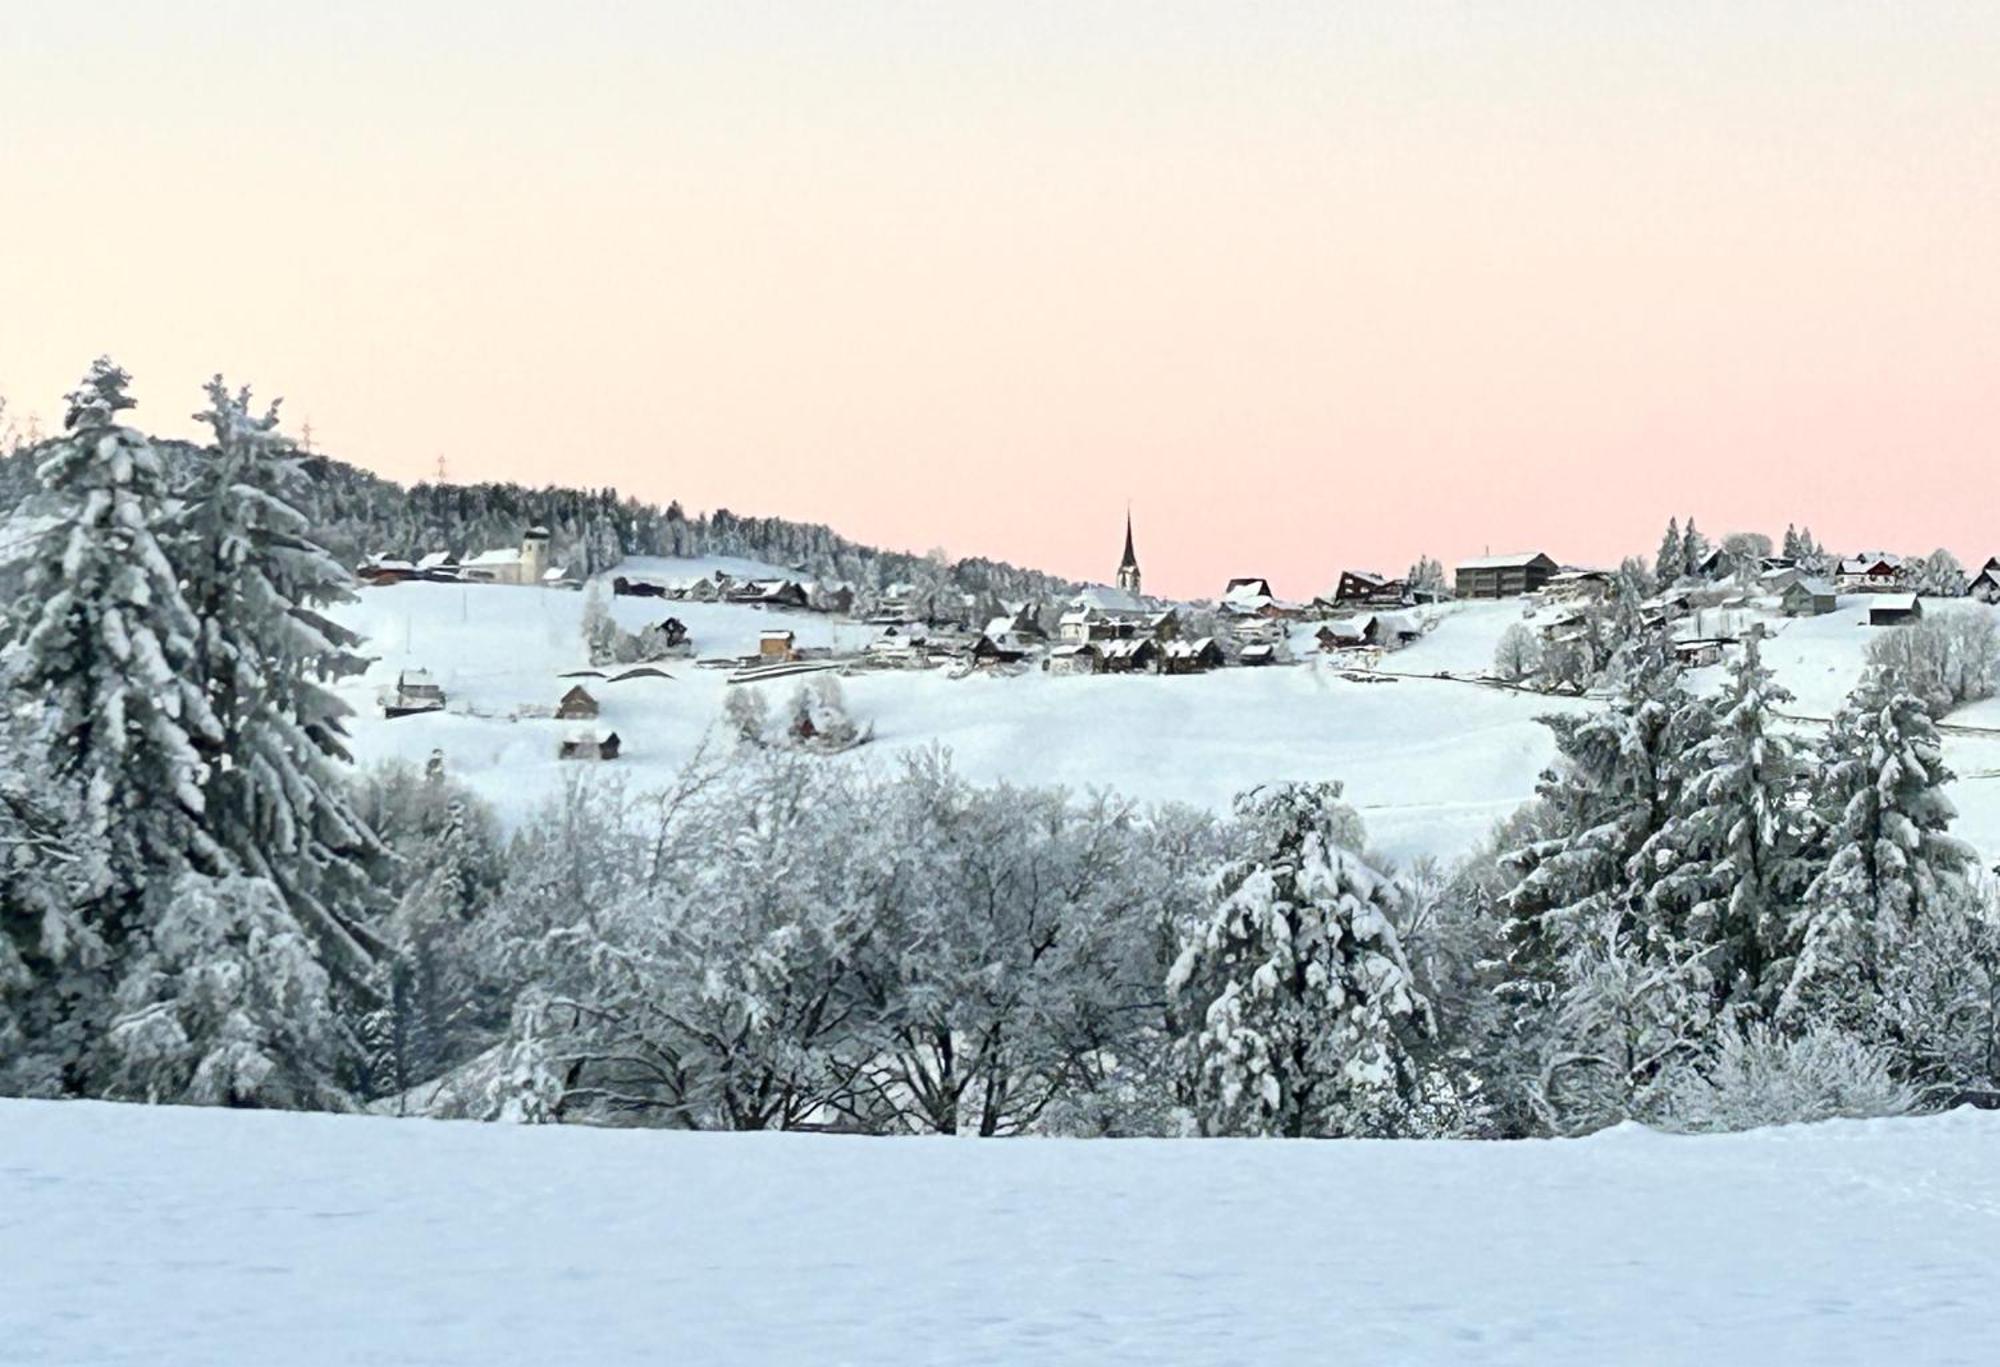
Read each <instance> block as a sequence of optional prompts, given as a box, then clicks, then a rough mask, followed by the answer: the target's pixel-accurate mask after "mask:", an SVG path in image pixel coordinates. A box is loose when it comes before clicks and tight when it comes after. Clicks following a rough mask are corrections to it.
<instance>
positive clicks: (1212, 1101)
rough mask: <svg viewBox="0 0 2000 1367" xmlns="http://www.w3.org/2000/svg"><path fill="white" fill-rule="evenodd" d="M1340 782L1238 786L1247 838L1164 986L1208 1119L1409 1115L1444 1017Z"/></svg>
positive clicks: (1333, 1128) (1219, 1123)
mask: <svg viewBox="0 0 2000 1367" xmlns="http://www.w3.org/2000/svg"><path fill="white" fill-rule="evenodd" d="M1339 796H1340V785H1339V784H1336V783H1287V784H1281V785H1278V786H1276V787H1273V788H1264V789H1258V790H1256V791H1255V792H1253V793H1250V794H1246V795H1245V796H1244V797H1243V798H1240V799H1238V803H1237V811H1238V816H1239V820H1240V822H1241V824H1242V828H1243V832H1244V835H1245V836H1246V837H1247V838H1248V840H1249V841H1250V842H1251V845H1250V849H1249V850H1248V851H1247V852H1246V853H1245V854H1244V855H1243V856H1242V857H1240V858H1238V859H1235V860H1232V861H1231V862H1229V863H1228V864H1226V865H1224V866H1223V868H1222V870H1221V871H1220V872H1219V873H1218V874H1217V876H1216V879H1215V883H1214V889H1215V903H1214V906H1213V909H1212V910H1211V911H1210V913H1209V914H1208V916H1207V918H1206V919H1205V920H1204V921H1203V922H1202V923H1201V924H1200V925H1198V926H1197V927H1195V928H1194V929H1193V931H1192V932H1191V934H1190V935H1189V936H1188V938H1187V939H1186V940H1185V942H1184V944H1183V947H1182V950H1181V953H1180V957H1179V959H1178V960H1177V961H1176V962H1175V964H1174V967H1173V970H1172V972H1171V973H1170V974H1169V976H1168V980H1167V986H1168V990H1169V992H1170V993H1171V994H1172V996H1173V998H1174V1000H1175V1003H1176V1010H1177V1012H1178V1015H1179V1018H1180V1020H1181V1021H1182V1022H1183V1026H1182V1029H1183V1034H1182V1038H1181V1041H1180V1050H1181V1055H1182V1059H1183V1061H1184V1063H1185V1065H1186V1066H1187V1069H1188V1074H1189V1078H1190V1085H1191V1088H1192V1093H1193V1096H1194V1099H1195V1104H1196V1109H1197V1112H1198V1115H1199V1118H1200V1121H1201V1124H1202V1127H1203V1129H1204V1130H1205V1131H1206V1132H1208V1133H1211V1134H1275V1135H1285V1136H1290V1137H1294V1138H1298V1137H1305V1136H1339V1135H1360V1134H1385V1133H1394V1132H1397V1131H1398V1130H1399V1129H1400V1128H1402V1127H1403V1125H1404V1124H1405V1123H1406V1120H1405V1117H1406V1114H1407V1109H1408V1107H1409V1106H1410V1104H1411V1103H1412V1102H1413V1100H1414V1099H1415V1096H1416V1093H1417V1089H1418V1087H1419V1085H1420V1081H1421V1070H1420V1068H1419V1066H1418V1064H1417V1063H1416V1061H1415V1055H1416V1053H1417V1051H1420V1050H1422V1049H1423V1048H1424V1047H1425V1044H1426V1042H1427V1040H1428V1037H1429V1036H1430V1035H1431V1034H1432V1033H1433V1030H1434V1027H1433V1024H1432V1021H1431V1015H1430V1007H1429V1005H1428V1003H1426V1002H1425V1000H1424V999H1423V997H1422V996H1420V995H1419V994H1418V993H1417V991H1416V988H1415V985H1414V983H1413V981H1412V978H1411V975H1410V969H1409V965H1408V963H1407V962H1405V960H1404V957H1403V950H1402V946H1401V944H1400V943H1399V941H1398V939H1397V936H1396V931H1395V919H1396V912H1397V905H1396V899H1397V898H1398V897H1399V896H1400V892H1399V889H1398V887H1397V885H1396V884H1395V883H1394V882H1393V881H1392V880H1391V879H1389V878H1387V877H1385V876H1384V875H1382V874H1381V873H1380V872H1378V871H1377V870H1375V869H1374V868H1371V867H1370V866H1369V865H1368V863H1367V862H1366V861H1365V860H1363V859H1362V857H1361V855H1360V854H1359V853H1358V852H1357V850H1356V848H1355V847H1356V846H1358V845H1359V843H1360V821H1359V818H1357V817H1356V816H1355V815H1354V813H1353V812H1352V811H1351V810H1350V809H1349V808H1347V807H1346V806H1344V805H1343V804H1341V803H1340V801H1339V800H1338V799H1339Z"/></svg>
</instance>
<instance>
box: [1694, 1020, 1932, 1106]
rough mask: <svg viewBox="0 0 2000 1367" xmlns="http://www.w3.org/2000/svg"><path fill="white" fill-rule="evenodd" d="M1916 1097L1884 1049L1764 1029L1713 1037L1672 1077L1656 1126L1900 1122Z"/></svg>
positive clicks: (1826, 1029)
mask: <svg viewBox="0 0 2000 1367" xmlns="http://www.w3.org/2000/svg"><path fill="white" fill-rule="evenodd" d="M1917 1102H1918V1097H1917V1094H1916V1092H1915V1091H1914V1090H1913V1089H1911V1088H1910V1087H1909V1086H1907V1085H1906V1084H1904V1083H1902V1082H1899V1081H1897V1079H1896V1077H1895V1074H1894V1071H1893V1069H1892V1066H1891V1060H1890V1057H1889V1053H1888V1051H1887V1050H1886V1049H1882V1048H1879V1047H1877V1046H1875V1045H1871V1044H1866V1043H1864V1042H1862V1041H1861V1040H1859V1039H1856V1038H1855V1037H1854V1036H1853V1035H1850V1034H1848V1033H1846V1032H1845V1031H1843V1030H1840V1029H1837V1028H1835V1027H1833V1026H1814V1027H1813V1028H1811V1029H1808V1030H1807V1031H1806V1032H1805V1033H1803V1034H1801V1035H1797V1036H1790V1035H1785V1034H1781V1033H1780V1032H1779V1031H1777V1030H1775V1029H1773V1028H1772V1027H1770V1026H1766V1025H1748V1026H1745V1027H1743V1028H1741V1029H1737V1030H1730V1031H1726V1032H1724V1033H1723V1034H1722V1035H1720V1036H1719V1037H1718V1038H1717V1040H1716V1044H1715V1048H1714V1050H1713V1052H1712V1053H1710V1054H1709V1055H1707V1056H1706V1057H1703V1058H1701V1059H1699V1060H1697V1061H1695V1062H1692V1063H1690V1064H1687V1065H1684V1066H1683V1067H1681V1068H1678V1069H1676V1070H1675V1071H1674V1072H1672V1073H1671V1074H1670V1075H1669V1077H1668V1079H1667V1081H1666V1084H1665V1087H1664V1095H1663V1100H1662V1103H1661V1107H1662V1108H1661V1113H1660V1121H1661V1123H1662V1124H1664V1125H1665V1126H1667V1127H1668V1128H1669V1129H1674V1130H1682V1131H1688V1132H1696V1131H1717V1130H1749V1129H1755V1128H1757V1127H1758V1126H1760V1125H1791V1124H1798V1123H1801V1122H1806V1121H1814V1120H1833V1119H1841V1118H1844V1119H1867V1118H1870V1117H1873V1116H1889V1115H1906V1114H1908V1113H1909V1112H1910V1111H1912V1110H1915V1109H1916V1107H1917Z"/></svg>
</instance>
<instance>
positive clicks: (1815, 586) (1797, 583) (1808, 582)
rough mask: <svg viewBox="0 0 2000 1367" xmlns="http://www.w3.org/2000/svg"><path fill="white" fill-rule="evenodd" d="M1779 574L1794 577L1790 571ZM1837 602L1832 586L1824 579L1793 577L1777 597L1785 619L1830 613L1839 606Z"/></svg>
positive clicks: (1793, 572)
mask: <svg viewBox="0 0 2000 1367" xmlns="http://www.w3.org/2000/svg"><path fill="white" fill-rule="evenodd" d="M1780 573H1786V574H1794V575H1796V572H1795V571H1790V570H1786V571H1780ZM1839 601H1840V600H1839V599H1838V597H1836V596H1835V594H1834V591H1833V585H1831V584H1829V583H1827V582H1826V580H1824V579H1806V578H1803V577H1794V578H1793V580H1792V582H1791V583H1789V584H1787V585H1785V587H1784V590H1783V592H1781V593H1779V595H1778V606H1779V607H1780V608H1781V609H1782V610H1783V611H1784V614H1785V616H1787V617H1818V616H1821V615H1822V614H1824V613H1829V612H1832V611H1833V610H1834V608H1835V607H1837V606H1838V605H1839Z"/></svg>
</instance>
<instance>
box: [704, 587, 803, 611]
mask: <svg viewBox="0 0 2000 1367" xmlns="http://www.w3.org/2000/svg"><path fill="white" fill-rule="evenodd" d="M723 596H724V598H725V600H726V601H728V602H731V603H747V604H750V605H752V606H755V607H762V608H793V609H796V610H798V611H801V612H803V611H805V609H806V608H808V607H810V606H811V599H810V598H808V596H807V595H806V588H805V585H803V584H801V583H799V582H798V581H797V580H795V579H752V580H749V581H747V582H745V583H740V584H731V585H730V586H729V588H728V591H727V592H726V593H725V594H724V595H723Z"/></svg>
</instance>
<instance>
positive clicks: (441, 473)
mask: <svg viewBox="0 0 2000 1367" xmlns="http://www.w3.org/2000/svg"><path fill="white" fill-rule="evenodd" d="M437 482H438V483H439V484H443V483H444V482H445V464H444V452H442V451H440V452H438V461H437Z"/></svg>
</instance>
